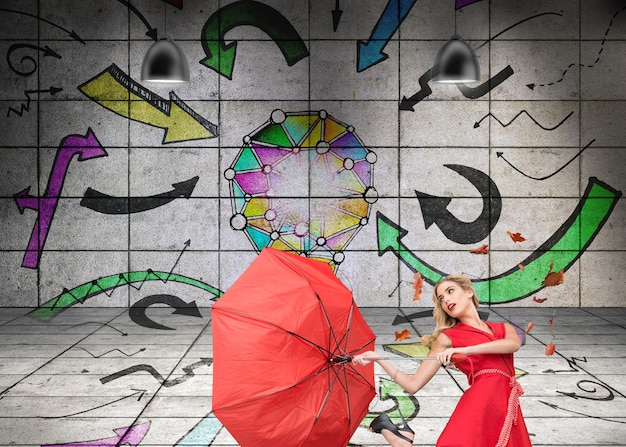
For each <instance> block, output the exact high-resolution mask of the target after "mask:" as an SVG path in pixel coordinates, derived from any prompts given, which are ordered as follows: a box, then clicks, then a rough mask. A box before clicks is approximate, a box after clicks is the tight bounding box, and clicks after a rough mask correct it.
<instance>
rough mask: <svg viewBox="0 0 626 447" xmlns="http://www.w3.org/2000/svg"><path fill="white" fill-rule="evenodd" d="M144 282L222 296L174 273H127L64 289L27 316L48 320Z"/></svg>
mask: <svg viewBox="0 0 626 447" xmlns="http://www.w3.org/2000/svg"><path fill="white" fill-rule="evenodd" d="M146 281H161V282H163V283H166V282H168V281H172V282H178V283H183V284H188V285H190V286H194V287H198V288H200V289H202V290H206V291H207V292H209V293H212V294H213V295H215V297H214V298H211V299H212V300H213V301H215V300H217V299H218V298H219V297H220V296H222V294H223V293H222V292H221V291H220V290H219V289H216V288H215V287H213V286H211V285H209V284H206V283H204V282H202V281H198V280H196V279H193V278H190V277H188V276H183V275H177V274H175V273H168V272H155V271H153V270H145V271H139V272H127V273H120V274H117V275H111V276H105V277H103V278H98V279H96V280H94V281H90V282H87V283H85V284H81V285H80V286H76V287H74V288H73V289H71V290H67V289H65V290H63V292H62V293H61V294H60V295H58V296H56V297H55V298H52V299H51V300H49V301H46V302H45V303H43V304H42V305H41V306H39V307H38V308H37V309H35V310H33V311H32V312H30V314H29V316H31V317H34V318H37V319H39V320H49V319H50V318H52V317H54V316H56V315H57V314H59V313H61V312H63V311H64V310H66V309H67V308H69V307H71V306H73V305H75V304H77V303H83V302H84V301H85V300H86V299H87V298H91V297H93V296H95V295H99V294H100V293H103V292H106V291H107V290H113V289H115V288H117V287H121V286H123V285H130V284H132V283H136V282H139V283H142V284H143V283H144V282H146Z"/></svg>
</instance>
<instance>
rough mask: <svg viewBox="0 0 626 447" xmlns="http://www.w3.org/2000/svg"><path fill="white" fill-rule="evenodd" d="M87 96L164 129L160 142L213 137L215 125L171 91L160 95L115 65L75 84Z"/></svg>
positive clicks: (215, 129)
mask: <svg viewBox="0 0 626 447" xmlns="http://www.w3.org/2000/svg"><path fill="white" fill-rule="evenodd" d="M78 89H79V90H80V91H81V92H83V93H84V94H85V95H87V96H88V97H89V98H90V99H92V100H94V101H96V102H97V103H98V104H100V105H101V106H102V107H105V108H107V109H109V110H111V111H113V112H115V113H117V114H118V115H121V116H124V117H126V118H129V119H131V120H133V121H138V122H140V123H145V124H148V125H150V126H155V127H160V128H162V129H165V135H164V136H163V144H166V143H174V142H178V141H188V140H199V139H203V138H214V137H216V136H217V135H218V133H217V126H216V125H215V124H213V123H211V122H210V121H208V120H206V119H205V118H203V117H202V116H200V115H199V114H198V113H196V112H194V111H193V110H192V109H191V108H190V107H189V106H188V105H187V104H185V103H184V102H183V101H182V100H181V99H180V98H179V97H178V96H176V94H175V93H174V92H170V99H169V100H167V99H165V98H162V97H160V96H159V95H157V94H155V93H154V92H152V91H150V90H148V89H146V88H144V87H143V86H141V85H140V84H138V83H137V82H135V81H133V80H132V79H131V78H130V77H129V76H128V75H127V74H126V73H124V72H123V71H122V70H121V69H120V68H119V67H118V66H117V65H115V64H111V65H110V66H109V67H108V68H107V69H106V70H104V71H103V72H101V73H100V74H98V75H97V76H95V77H94V78H92V79H90V80H89V81H87V82H85V83H84V84H82V85H79V86H78Z"/></svg>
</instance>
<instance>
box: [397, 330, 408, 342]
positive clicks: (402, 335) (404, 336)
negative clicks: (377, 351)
mask: <svg viewBox="0 0 626 447" xmlns="http://www.w3.org/2000/svg"><path fill="white" fill-rule="evenodd" d="M410 335H411V331H409V330H408V329H405V330H403V331H402V332H398V331H396V341H402V340H406V339H407V338H409V336H410Z"/></svg>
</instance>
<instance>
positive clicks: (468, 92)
mask: <svg viewBox="0 0 626 447" xmlns="http://www.w3.org/2000/svg"><path fill="white" fill-rule="evenodd" d="M437 74H439V68H438V67H431V68H430V70H428V71H427V72H426V73H424V74H423V75H422V76H420V78H419V84H420V87H421V89H420V91H419V92H417V93H416V94H414V95H413V96H411V97H410V98H407V97H406V96H403V97H402V101H400V110H408V111H411V112H414V111H415V109H413V106H414V105H415V104H417V103H418V102H420V101H422V100H423V99H425V98H427V97H428V96H430V94H431V93H432V92H433V91H432V90H431V88H430V85H428V82H429V81H431V80H432V79H433V78H434V77H435V76H437ZM512 74H513V69H512V68H511V66H510V65H507V66H506V67H505V68H504V69H502V70H500V72H498V74H496V75H495V76H494V77H492V78H490V79H489V80H487V81H485V82H483V83H482V84H480V85H479V86H478V87H468V86H467V85H466V84H456V86H457V88H458V89H459V90H460V91H461V93H462V94H463V96H465V97H466V98H469V99H476V98H480V97H481V96H483V95H486V94H487V93H489V91H490V90H491V89H493V88H495V87H497V86H498V85H500V84H502V83H503V82H504V81H505V80H506V79H507V78H508V77H509V76H511V75H512Z"/></svg>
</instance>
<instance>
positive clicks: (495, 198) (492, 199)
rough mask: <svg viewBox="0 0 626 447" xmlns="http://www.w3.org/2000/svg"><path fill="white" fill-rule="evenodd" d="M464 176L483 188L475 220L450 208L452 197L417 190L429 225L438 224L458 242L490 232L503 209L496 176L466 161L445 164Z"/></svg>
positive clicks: (475, 239) (449, 237) (478, 240)
mask: <svg viewBox="0 0 626 447" xmlns="http://www.w3.org/2000/svg"><path fill="white" fill-rule="evenodd" d="M444 166H445V167H447V168H449V169H452V170H453V171H456V172H457V173H458V174H460V175H462V176H463V177H465V178H466V179H467V180H469V181H470V183H471V184H472V185H474V187H475V188H476V189H477V190H478V191H479V192H480V195H481V196H482V199H483V209H482V212H481V213H480V215H479V216H478V217H477V218H476V219H475V220H474V221H473V222H462V221H460V220H459V219H457V218H456V217H455V216H454V215H453V214H452V213H450V212H449V211H448V209H447V207H448V205H449V204H450V202H451V201H452V198H451V197H436V196H431V195H429V194H426V193H423V192H419V191H415V194H416V195H417V199H418V200H419V202H420V207H421V208H422V216H423V218H424V225H425V227H426V228H427V229H428V228H429V227H430V226H431V225H432V224H436V225H437V226H438V227H439V229H440V230H441V232H442V233H443V234H444V235H445V236H446V237H447V238H448V239H450V240H451V241H454V242H457V243H459V244H474V243H476V242H480V241H482V240H483V239H485V238H486V237H487V236H489V233H491V230H493V228H494V227H495V226H496V223H498V220H499V219H500V212H501V211H502V197H501V196H500V191H499V190H498V187H497V186H496V184H495V183H494V181H493V180H491V178H490V177H489V176H488V175H487V174H484V173H483V172H482V171H479V170H478V169H474V168H470V167H469V166H463V165H444Z"/></svg>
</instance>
